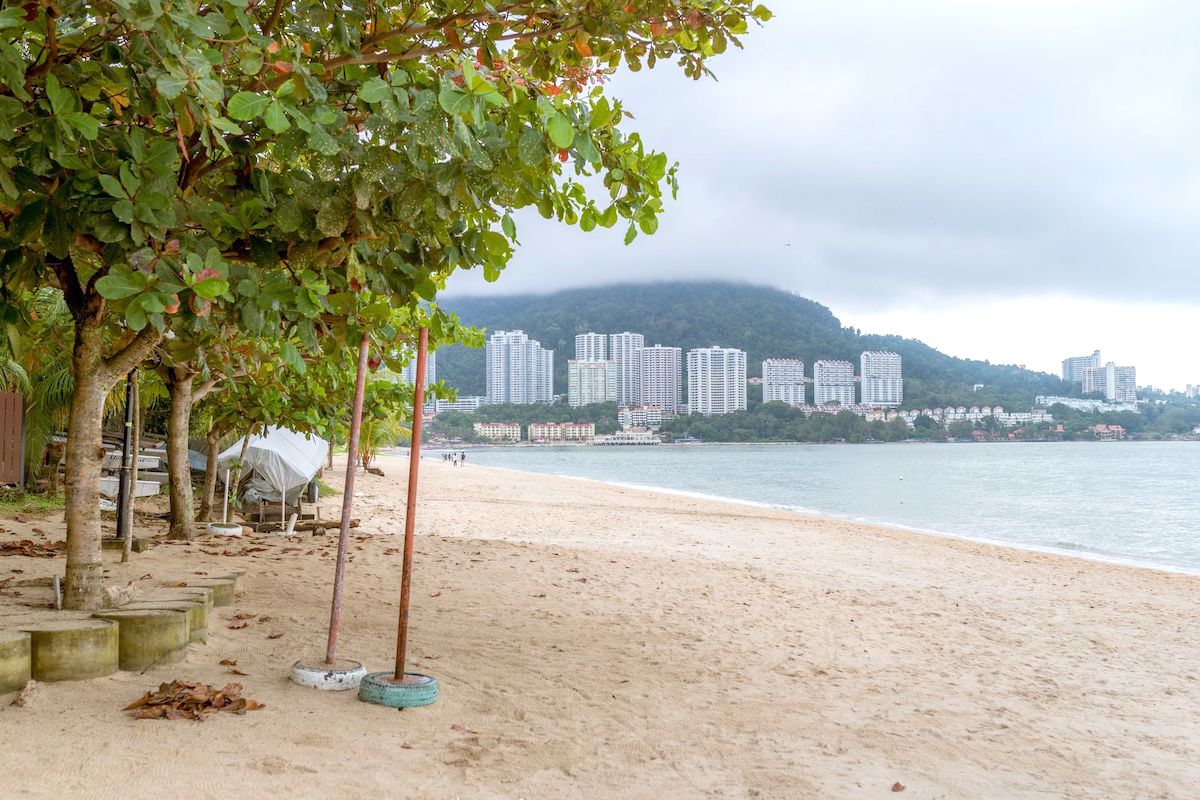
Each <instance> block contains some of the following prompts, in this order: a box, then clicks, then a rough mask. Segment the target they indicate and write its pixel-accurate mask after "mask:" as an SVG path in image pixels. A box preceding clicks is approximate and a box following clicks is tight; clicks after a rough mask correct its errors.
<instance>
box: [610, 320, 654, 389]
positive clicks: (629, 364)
mask: <svg viewBox="0 0 1200 800" xmlns="http://www.w3.org/2000/svg"><path fill="white" fill-rule="evenodd" d="M645 346H646V337H645V336H643V335H642V334H640V333H630V332H629V331H625V332H624V333H614V334H612V335H610V336H609V337H608V357H609V358H611V359H612V360H613V361H614V362H615V363H616V365H617V405H622V406H636V405H637V404H638V403H639V402H640V397H639V394H638V392H639V386H638V372H639V367H640V365H639V363H638V359H637V358H636V355H637V351H638V350H639V349H640V348H642V347H645Z"/></svg>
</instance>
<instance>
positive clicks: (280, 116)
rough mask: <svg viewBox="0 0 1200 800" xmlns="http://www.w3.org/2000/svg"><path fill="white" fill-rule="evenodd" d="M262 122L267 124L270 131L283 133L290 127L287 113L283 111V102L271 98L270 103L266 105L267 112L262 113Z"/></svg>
mask: <svg viewBox="0 0 1200 800" xmlns="http://www.w3.org/2000/svg"><path fill="white" fill-rule="evenodd" d="M263 122H265V123H266V124H267V127H268V128H270V129H271V132H272V133H283V132H284V131H286V130H287V129H288V128H290V127H292V123H290V122H288V118H287V115H286V114H284V113H283V104H282V103H280V102H279V101H278V100H272V101H271V105H269V106H267V113H265V114H263Z"/></svg>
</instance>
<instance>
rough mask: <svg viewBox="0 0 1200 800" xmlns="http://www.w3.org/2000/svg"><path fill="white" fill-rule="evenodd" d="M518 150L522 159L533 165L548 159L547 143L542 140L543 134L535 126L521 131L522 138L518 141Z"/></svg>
mask: <svg viewBox="0 0 1200 800" xmlns="http://www.w3.org/2000/svg"><path fill="white" fill-rule="evenodd" d="M517 152H518V153H519V154H520V156H521V161H523V162H525V163H526V164H528V165H529V166H531V167H536V166H537V165H539V164H541V163H543V162H544V161H545V160H546V144H545V142H544V141H543V140H542V134H540V133H538V131H537V130H535V129H534V128H526V129H525V130H523V131H521V138H520V140H518V142H517Z"/></svg>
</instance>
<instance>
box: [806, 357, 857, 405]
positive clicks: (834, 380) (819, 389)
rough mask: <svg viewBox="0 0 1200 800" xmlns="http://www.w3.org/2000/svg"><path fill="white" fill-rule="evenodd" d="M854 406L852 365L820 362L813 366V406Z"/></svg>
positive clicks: (846, 362)
mask: <svg viewBox="0 0 1200 800" xmlns="http://www.w3.org/2000/svg"><path fill="white" fill-rule="evenodd" d="M829 403H841V404H842V405H844V406H852V405H854V365H853V364H851V363H850V362H849V361H826V360H821V361H817V362H816V363H814V364H813V405H816V406H823V405H827V404H829Z"/></svg>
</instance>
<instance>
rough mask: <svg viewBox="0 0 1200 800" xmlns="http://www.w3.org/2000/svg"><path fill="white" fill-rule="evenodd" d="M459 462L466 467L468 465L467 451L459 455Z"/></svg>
mask: <svg viewBox="0 0 1200 800" xmlns="http://www.w3.org/2000/svg"><path fill="white" fill-rule="evenodd" d="M458 460H459V461H461V462H462V463H463V464H464V465H466V463H467V451H466V450H464V451H462V452H461V453H459V454H458Z"/></svg>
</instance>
